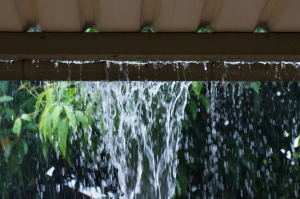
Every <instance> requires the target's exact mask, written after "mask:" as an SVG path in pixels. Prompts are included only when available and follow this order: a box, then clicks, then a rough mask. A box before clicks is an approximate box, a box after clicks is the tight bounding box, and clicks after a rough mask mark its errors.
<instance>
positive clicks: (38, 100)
mask: <svg viewBox="0 0 300 199" xmlns="http://www.w3.org/2000/svg"><path fill="white" fill-rule="evenodd" d="M46 93H47V91H43V92H42V93H41V94H39V96H38V99H37V101H36V104H35V107H36V112H37V113H38V112H39V110H40V105H41V103H42V100H43V97H44V96H45V94H46Z"/></svg>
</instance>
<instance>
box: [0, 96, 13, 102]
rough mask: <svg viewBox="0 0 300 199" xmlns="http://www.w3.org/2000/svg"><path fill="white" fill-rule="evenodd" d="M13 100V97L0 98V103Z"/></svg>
mask: <svg viewBox="0 0 300 199" xmlns="http://www.w3.org/2000/svg"><path fill="white" fill-rule="evenodd" d="M11 100H12V97H11V96H2V97H0V102H9V101H11Z"/></svg>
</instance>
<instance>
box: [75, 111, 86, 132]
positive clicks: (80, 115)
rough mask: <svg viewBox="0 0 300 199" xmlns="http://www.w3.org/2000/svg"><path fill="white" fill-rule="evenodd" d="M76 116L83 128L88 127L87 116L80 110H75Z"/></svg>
mask: <svg viewBox="0 0 300 199" xmlns="http://www.w3.org/2000/svg"><path fill="white" fill-rule="evenodd" d="M76 116H77V118H78V119H79V120H80V122H81V125H82V127H83V128H84V129H87V128H88V127H89V123H88V118H87V116H85V115H84V114H83V113H82V112H81V111H76Z"/></svg>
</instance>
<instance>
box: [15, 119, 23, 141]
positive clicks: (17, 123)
mask: <svg viewBox="0 0 300 199" xmlns="http://www.w3.org/2000/svg"><path fill="white" fill-rule="evenodd" d="M21 128H22V121H21V119H20V118H18V119H16V121H15V123H14V127H13V132H14V134H17V135H18V136H19V137H20V133H21Z"/></svg>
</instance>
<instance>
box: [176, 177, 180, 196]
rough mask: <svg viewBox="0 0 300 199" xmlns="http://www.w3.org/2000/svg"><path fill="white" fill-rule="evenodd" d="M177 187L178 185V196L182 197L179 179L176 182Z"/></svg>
mask: <svg viewBox="0 0 300 199" xmlns="http://www.w3.org/2000/svg"><path fill="white" fill-rule="evenodd" d="M175 185H176V189H177V193H178V196H181V188H180V184H179V181H178V180H177V179H176V180H175Z"/></svg>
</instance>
